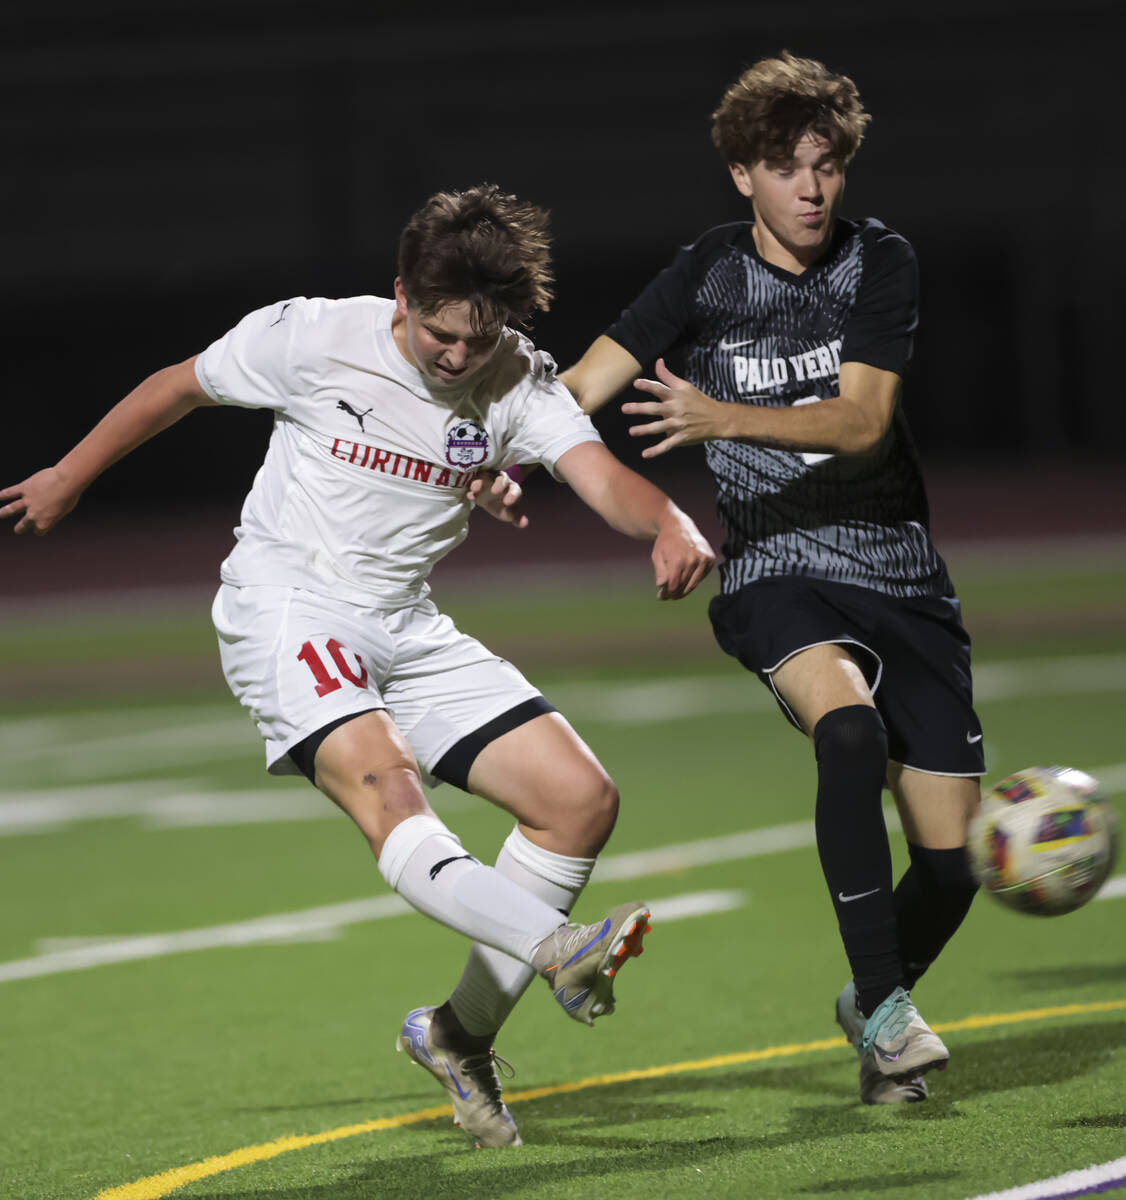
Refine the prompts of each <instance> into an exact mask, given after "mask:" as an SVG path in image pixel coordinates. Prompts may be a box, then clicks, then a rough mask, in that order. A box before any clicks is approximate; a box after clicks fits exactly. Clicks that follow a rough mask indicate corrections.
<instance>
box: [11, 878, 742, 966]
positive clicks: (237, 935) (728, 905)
mask: <svg viewBox="0 0 1126 1200" xmlns="http://www.w3.org/2000/svg"><path fill="white" fill-rule="evenodd" d="M745 902H746V897H745V895H744V894H743V893H742V892H740V891H712V892H694V893H690V894H687V895H683V896H671V897H669V898H667V899H665V900H658V901H656V902H654V903H653V904H652V905H651V906H650V908H651V911H652V914H653V918H654V919H655V920H660V921H680V920H684V919H686V918H689V917H701V916H705V915H707V914H709V913H717V912H728V911H730V910H732V909H735V908H740V907H741V906H742V905H743V904H744V903H745ZM413 911H414V910H413V909H412V908H411V907H410V905H409V904H407V902H406V901H405V900H402V899H400V898H399V897H398V896H376V897H373V898H372V899H369V900H353V901H349V902H347V903H344V904H330V905H326V906H325V907H323V908H308V909H304V910H303V911H301V912H292V913H274V914H272V915H270V916H265V917H256V918H255V919H253V920H250V921H238V922H235V923H234V924H230V925H211V926H208V927H206V928H203V929H185V930H182V931H180V932H179V933H153V934H146V935H142V936H139V937H125V938H92V939H79V938H50V939H46V940H45V941H44V942H42V943H40V945H41V946H42V948H43V950H44V951H45V952H44V953H41V954H39V955H37V956H36V957H34V958H24V959H17V960H15V961H13V962H6V963H0V983H7V982H10V981H11V980H15V979H32V978H35V977H37V976H42V975H58V974H61V973H63V972H65V971H83V970H87V969H89V968H90V967H101V966H108V965H110V964H112V963H123V962H137V961H139V960H141V959H147V958H163V957H164V956H166V955H169V954H183V953H185V952H187V951H189V950H211V949H215V948H217V947H223V946H255V945H262V944H264V943H279V942H282V943H290V942H296V941H327V940H329V939H331V938H334V937H336V936H337V935H338V934H339V932H340V930H341V929H343V928H345V926H348V925H356V924H359V923H361V922H365V921H379V920H383V919H385V918H387V917H401V916H405V915H406V914H408V913H410V912H413Z"/></svg>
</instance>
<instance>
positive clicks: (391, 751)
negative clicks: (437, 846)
mask: <svg viewBox="0 0 1126 1200" xmlns="http://www.w3.org/2000/svg"><path fill="white" fill-rule="evenodd" d="M314 768H315V775H316V785H317V787H318V788H320V790H321V791H322V792H324V794H325V795H326V796H328V797H329V798H330V799H331V800H333V801H334V802H335V803H336V804H338V805H339V806H340V807H341V808H342V809H343V810H344V811H345V812H346V813H347V814H348V815H349V816H350V817H351V818H352V820H353V821H355V822H356V824H357V825H358V826H359V828H360V830H361V831H362V832H363V834H364V836H365V837H367V839H368V840H369V841H370V842H371V843H372V846H373V848H374V849H375V850H376V853H378V852H379V850H380V849H381V848H382V846H383V841H384V839H385V838H386V837H387V835H388V834H389V833H390V832H391V830H392V829H394V828H395V826H396V825H398V824H399V822H400V821H405V820H406V819H407V818H408V817H413V816H417V815H419V814H429V813H431V812H432V810H431V808H430V805H429V804H428V803H427V801H426V797H425V795H424V793H423V790H422V780H421V778H420V777H419V771H418V764H417V763H416V762H415V759H414V755H413V754H412V753H411V748H410V746H409V745H407V741H406V738H404V737H403V735H402V733H400V732H399V730H398V729H397V728H396V727H395V723H394V722H393V721H392V720H391V717H390V716H389V715H388V713H387V712H386V711H385V710H379V711H376V712H366V713H362V714H360V715H359V716H357V717H353V718H352V719H351V720H350V721H346V722H344V724H342V725H338V726H337V727H336V728H335V729H333V730H332V731H331V732H330V733H329V734H328V735H327V736H326V737H325V739H324V741H323V742H321V744H320V746H319V747H318V749H317V753H316V758H315V759H314Z"/></svg>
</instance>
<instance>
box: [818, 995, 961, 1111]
mask: <svg viewBox="0 0 1126 1200" xmlns="http://www.w3.org/2000/svg"><path fill="white" fill-rule="evenodd" d="M836 1019H837V1024H838V1025H839V1026H840V1027H841V1029H842V1030H843V1031H844V1035H845V1037H846V1038H848V1040H849V1043H850V1044H851V1045H852V1046H853V1047H854V1048H855V1049H856V1053H857V1054H858V1056H859V1058H860V1099H861V1100H862V1101H863V1102H864V1103H865V1104H904V1103H907V1104H910V1103H913V1102H916V1101H919V1100H925V1099H926V1098H927V1095H928V1093H927V1083H926V1080H925V1079H924V1078H923V1076H924V1074H925V1073H926V1072H927V1071H930V1070H932V1069H934V1070H940V1071H941V1070H943V1069H944V1068H945V1067H946V1061H947V1059H948V1058H949V1057H950V1052H949V1051H948V1050H947V1049H946V1047H945V1046H944V1045H943V1044H942V1040H941V1038H939V1036H938V1035H937V1034H936V1033H935V1032H934V1031H933V1030H932V1029H931V1028H930V1026H929V1025H928V1024H927V1023H926V1022H925V1021H924V1020H923V1018H922V1017H920V1016H919V1013H918V1010H917V1009H916V1008H915V1006H914V1005H913V1004H912V1003H911V998H910V996H909V995H908V993H907V992H906V991H904V989H903V988H896V989H895V991H894V992H892V994H891V995H890V996H888V998H887V999H886V1000H884V1002H883V1003H882V1004H880V1005H879V1006H878V1007H877V1008H876V1011H875V1012H874V1013H873V1014H872V1015H871V1017H868V1018H866V1017H865V1016H864V1014H863V1013H862V1012H861V1011H860V1009H859V1008H857V1006H856V986H855V984H854V983H853V981H852V980H851V979H850V980H849V981H848V983H847V984H846V985H845V987H844V990H843V991H842V992H841V994H840V995H839V996H838V997H837V1004H836Z"/></svg>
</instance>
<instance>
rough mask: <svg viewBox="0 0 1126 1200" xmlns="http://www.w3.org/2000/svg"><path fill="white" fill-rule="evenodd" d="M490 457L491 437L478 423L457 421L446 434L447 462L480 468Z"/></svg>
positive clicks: (458, 465)
mask: <svg viewBox="0 0 1126 1200" xmlns="http://www.w3.org/2000/svg"><path fill="white" fill-rule="evenodd" d="M488 457H489V435H488V434H487V433H486V432H485V431H484V429H482V428H481V426H480V425H478V424H477V422H476V421H469V420H462V421H456V422H455V423H454V424H453V425H451V426H450V429H449V432H448V433H447V434H446V462H448V463H450V464H451V465H452V466H455V467H479V466H480V465H481V464H482V463H483V462H484V461H485V459H486V458H488Z"/></svg>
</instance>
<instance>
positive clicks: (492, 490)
mask: <svg viewBox="0 0 1126 1200" xmlns="http://www.w3.org/2000/svg"><path fill="white" fill-rule="evenodd" d="M467 494H468V496H469V503H470V504H475V505H476V506H477V507H478V508H483V509H484V510H485V512H487V513H488V514H489V516H491V517H496V519H497V520H498V521H504V522H505V524H506V525H515V526H516V528H517V529H526V528H527V527H528V517H527V514H526V513H525V512H524V506H523V500H524V489H523V488H522V487H521V486H520V485H519V484H518V483H517V482H516V480H514V479H510V478H509V477H508V476H507V475H506V474H505V473H504V472H503V471H495V472H494V471H482V472H481V474H480V475H478V476H477V478H476V479H474V480H472V481H471V482H470V484H469V491H468V493H467Z"/></svg>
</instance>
